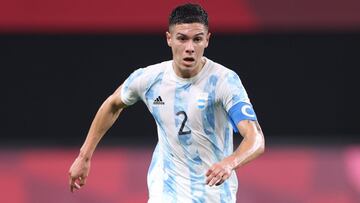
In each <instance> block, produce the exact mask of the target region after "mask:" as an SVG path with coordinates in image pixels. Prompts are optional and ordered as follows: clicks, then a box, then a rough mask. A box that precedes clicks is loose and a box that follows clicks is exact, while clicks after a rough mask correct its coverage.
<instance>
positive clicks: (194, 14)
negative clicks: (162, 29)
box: [169, 3, 209, 29]
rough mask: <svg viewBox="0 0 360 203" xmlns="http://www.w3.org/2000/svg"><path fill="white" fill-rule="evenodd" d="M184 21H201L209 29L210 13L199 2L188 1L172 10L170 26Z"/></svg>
mask: <svg viewBox="0 0 360 203" xmlns="http://www.w3.org/2000/svg"><path fill="white" fill-rule="evenodd" d="M183 23H201V24H203V25H205V26H206V28H207V29H209V22H208V14H207V13H206V11H205V10H204V9H203V8H202V7H201V6H200V5H198V4H191V3H187V4H184V5H180V6H177V7H176V8H174V10H172V12H171V14H170V16H169V27H170V26H172V25H176V24H183Z"/></svg>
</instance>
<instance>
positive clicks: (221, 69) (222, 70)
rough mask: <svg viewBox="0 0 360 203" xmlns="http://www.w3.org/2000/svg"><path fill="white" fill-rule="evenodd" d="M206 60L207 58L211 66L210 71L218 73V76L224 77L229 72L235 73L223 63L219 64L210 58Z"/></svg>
mask: <svg viewBox="0 0 360 203" xmlns="http://www.w3.org/2000/svg"><path fill="white" fill-rule="evenodd" d="M207 60H209V63H210V66H211V68H210V69H211V71H212V72H213V73H214V74H216V75H218V76H220V77H226V76H227V75H229V74H233V73H235V72H234V71H233V70H232V69H230V68H228V67H226V66H225V65H222V64H220V63H218V62H215V61H213V60H211V59H207Z"/></svg>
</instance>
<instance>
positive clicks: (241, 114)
mask: <svg viewBox="0 0 360 203" xmlns="http://www.w3.org/2000/svg"><path fill="white" fill-rule="evenodd" d="M228 114H229V117H230V120H231V124H232V126H233V128H234V131H235V132H238V129H237V124H238V123H239V122H240V121H242V120H251V121H256V120H257V118H256V114H255V111H254V109H253V107H252V106H251V104H249V103H245V102H239V103H237V104H235V105H234V106H232V107H231V108H230V110H229V112H228Z"/></svg>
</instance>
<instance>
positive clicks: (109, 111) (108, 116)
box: [79, 95, 123, 160]
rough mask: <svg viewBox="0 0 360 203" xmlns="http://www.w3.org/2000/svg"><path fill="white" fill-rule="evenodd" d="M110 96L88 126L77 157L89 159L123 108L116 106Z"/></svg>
mask: <svg viewBox="0 0 360 203" xmlns="http://www.w3.org/2000/svg"><path fill="white" fill-rule="evenodd" d="M112 97H113V95H111V96H110V97H109V98H108V99H106V100H105V101H104V103H103V104H102V105H101V107H100V108H99V110H98V112H97V113H96V115H95V118H94V120H93V122H92V124H91V126H90V129H89V132H88V134H87V137H86V140H85V142H84V144H83V146H82V147H81V149H80V154H79V157H81V158H84V159H86V160H87V159H91V157H92V154H93V153H94V151H95V148H96V146H97V144H98V143H99V141H100V140H101V138H102V137H103V136H104V134H105V133H106V132H107V131H108V130H109V128H110V127H111V126H112V125H113V124H114V122H115V121H116V119H117V118H118V116H119V115H120V113H121V111H122V109H123V108H120V107H118V106H116V105H115V104H114V102H113V99H112Z"/></svg>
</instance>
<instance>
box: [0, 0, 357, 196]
mask: <svg viewBox="0 0 360 203" xmlns="http://www.w3.org/2000/svg"><path fill="white" fill-rule="evenodd" d="M183 2H185V1H178V0H173V1H172V0H167V1H163V0H153V1H131V2H128V1H124V0H117V1H114V0H103V1H95V0H91V1H85V0H76V1H70V0H62V1H59V0H57V1H45V0H28V1H20V0H1V1H0V5H1V6H0V67H1V74H0V87H1V89H0V90H1V99H0V104H1V106H0V113H1V117H0V123H1V141H0V191H1V192H0V202H4V203H5V202H6V203H8V202H9V203H28V202H34V203H39V202H40V203H48V202H56V203H62V202H66V203H75V202H87V203H95V202H108V203H112V202H135V203H136V202H146V199H147V188H146V172H147V168H148V165H149V162H150V158H151V153H152V149H153V148H154V146H155V144H156V140H157V137H156V129H155V122H154V120H153V119H152V118H151V116H150V114H149V113H148V112H147V109H146V107H145V105H144V104H142V103H141V102H138V103H137V104H136V105H134V106H132V107H129V108H128V109H127V110H126V111H124V112H123V114H122V116H121V117H120V118H119V120H118V121H117V122H116V124H115V125H114V126H113V128H112V129H111V130H110V131H109V133H108V134H107V135H106V136H105V137H104V139H103V141H102V142H101V144H100V145H99V147H98V149H97V151H96V153H95V155H94V158H93V162H92V170H91V174H90V177H89V180H88V185H87V186H86V187H85V188H84V189H82V191H80V192H78V193H75V194H71V193H70V192H69V188H68V180H67V171H68V168H69V167H70V165H71V163H72V161H73V160H74V158H75V157H76V155H77V153H78V150H79V148H80V146H81V144H82V142H83V141H84V139H85V136H86V133H87V130H88V127H89V125H90V122H91V120H92V118H93V116H94V115H95V113H96V111H97V108H98V107H99V106H100V105H101V103H102V101H103V100H104V99H106V97H107V96H108V95H109V94H111V93H112V92H113V91H114V90H115V89H116V87H118V85H120V84H121V82H122V81H123V80H125V79H126V77H127V76H128V75H129V74H130V73H131V72H132V71H134V70H135V69H136V68H139V67H144V66H146V65H150V64H154V63H157V62H160V61H163V60H168V59H170V58H171V52H170V49H169V48H168V47H167V45H166V41H165V34H164V33H165V31H166V29H167V16H168V14H169V12H170V10H171V9H172V8H173V7H174V6H175V5H177V4H179V3H183ZM198 2H199V3H201V4H202V5H203V6H204V7H205V8H206V9H207V11H208V13H209V16H210V30H211V32H212V37H211V41H210V46H209V48H208V49H207V50H206V52H205V55H206V56H207V57H209V58H211V59H213V60H214V61H218V62H220V63H222V64H224V65H226V66H227V67H229V68H231V69H234V70H235V71H236V72H237V73H238V74H239V75H240V77H241V78H242V81H243V83H244V85H245V87H246V89H247V91H248V93H249V96H250V98H251V100H252V103H253V105H254V106H255V110H256V112H257V114H258V117H259V119H260V123H261V125H262V128H263V131H264V133H265V136H266V142H267V149H266V153H265V154H264V155H263V156H262V157H260V158H259V159H257V160H256V161H254V162H253V163H251V164H249V165H247V166H245V167H243V168H242V169H240V170H238V171H237V172H238V175H239V182H240V184H239V192H238V199H239V202H245V203H258V202H259V203H272V202H276V203H297V202H299V203H300V202H309V203H313V202H315V203H322V202H324V203H325V202H326V203H331V202H336V203H338V202H339V203H355V202H359V201H360V145H359V144H360V137H359V133H360V125H359V123H358V121H359V118H358V115H359V107H358V104H359V87H360V83H359V79H358V70H357V69H358V68H359V67H360V62H359V47H360V12H359V10H360V3H359V1H355V0H344V1H339V0H334V1H325V0H317V1H310V0H294V1H285V0H274V1H260V0H253V1H249V0H237V1H235V0H228V1H198ZM235 137H236V139H235V141H236V143H235V144H238V143H239V142H240V140H241V139H240V135H238V134H237V135H235Z"/></svg>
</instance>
